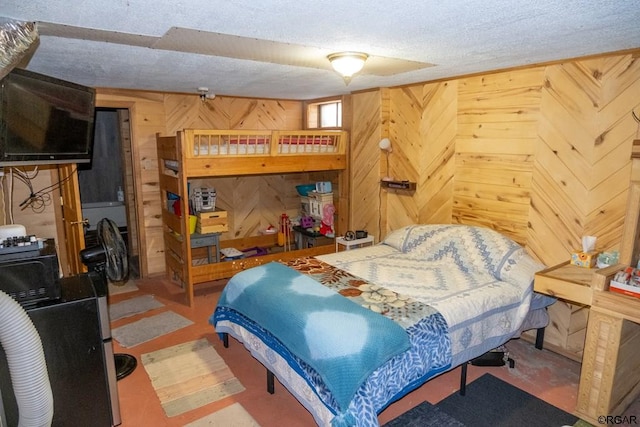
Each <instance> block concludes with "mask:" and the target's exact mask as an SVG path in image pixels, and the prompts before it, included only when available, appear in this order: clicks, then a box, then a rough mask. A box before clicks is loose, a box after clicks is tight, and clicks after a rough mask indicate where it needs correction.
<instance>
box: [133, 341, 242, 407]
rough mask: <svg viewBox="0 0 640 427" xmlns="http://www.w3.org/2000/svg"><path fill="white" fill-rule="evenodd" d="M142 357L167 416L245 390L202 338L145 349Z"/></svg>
mask: <svg viewBox="0 0 640 427" xmlns="http://www.w3.org/2000/svg"><path fill="white" fill-rule="evenodd" d="M141 360H142V364H143V366H144V368H145V370H146V371H147V374H148V375H149V378H150V379H151V384H152V385H153V388H154V390H155V391H156V394H157V395H158V398H159V399H160V404H161V405H162V408H163V409H164V412H165V414H167V416H168V417H173V416H176V415H179V414H182V413H184V412H187V411H190V410H192V409H196V408H199V407H201V406H204V405H206V404H208V403H211V402H215V401H217V400H220V399H224V398H225V397H227V396H231V395H234V394H237V393H240V392H241V391H244V386H243V385H242V384H240V381H238V379H237V378H236V377H235V376H234V375H233V373H232V372H231V370H230V369H229V367H228V366H227V365H226V363H224V360H222V358H221V357H220V356H219V355H218V353H217V352H216V351H215V349H214V348H213V346H212V345H211V344H210V343H209V341H207V340H206V339H205V338H202V339H199V340H197V341H191V342H187V343H183V344H178V345H175V346H173V347H168V348H164V349H161V350H157V351H154V352H151V353H145V354H143V355H142V356H141Z"/></svg>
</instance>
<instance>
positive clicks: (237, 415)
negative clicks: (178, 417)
mask: <svg viewBox="0 0 640 427" xmlns="http://www.w3.org/2000/svg"><path fill="white" fill-rule="evenodd" d="M212 426H233V427H260V424H258V423H257V422H256V420H254V419H253V417H252V416H251V415H249V413H248V412H247V411H246V409H244V408H243V407H242V405H241V404H239V403H234V404H232V405H230V406H227V407H226V408H223V409H221V410H219V411H218V412H214V413H213V414H210V415H207V416H206V417H203V418H200V419H199V420H196V421H194V422H192V423H189V424H185V425H184V427H212Z"/></svg>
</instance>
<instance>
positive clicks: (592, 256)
mask: <svg viewBox="0 0 640 427" xmlns="http://www.w3.org/2000/svg"><path fill="white" fill-rule="evenodd" d="M598 254H599V252H596V251H593V252H582V251H574V252H571V264H573V265H577V266H578V267H586V268H593V267H595V265H596V261H597V259H598Z"/></svg>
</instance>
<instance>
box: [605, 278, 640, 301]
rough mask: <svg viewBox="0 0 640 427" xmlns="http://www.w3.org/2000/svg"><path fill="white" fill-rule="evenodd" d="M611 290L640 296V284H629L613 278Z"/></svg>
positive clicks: (610, 284) (610, 285)
mask: <svg viewBox="0 0 640 427" xmlns="http://www.w3.org/2000/svg"><path fill="white" fill-rule="evenodd" d="M609 290H610V291H611V292H617V293H620V294H624V295H629V296H632V297H636V298H640V286H633V285H627V284H625V283H619V282H616V281H615V280H612V281H611V283H609Z"/></svg>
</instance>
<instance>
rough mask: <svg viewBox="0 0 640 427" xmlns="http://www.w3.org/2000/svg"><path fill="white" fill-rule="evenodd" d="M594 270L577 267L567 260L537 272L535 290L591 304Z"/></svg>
mask: <svg viewBox="0 0 640 427" xmlns="http://www.w3.org/2000/svg"><path fill="white" fill-rule="evenodd" d="M594 271H595V269H592V268H584V267H577V266H575V265H572V264H570V263H569V262H568V261H567V262H566V263H564V264H560V265H557V266H555V267H551V268H548V269H546V270H542V271H539V272H538V273H536V275H535V280H534V282H533V290H534V291H536V292H539V293H541V294H545V295H551V296H553V297H556V298H560V299H563V300H566V301H568V302H571V303H577V304H583V305H588V306H590V305H591V301H592V299H593V289H592V288H591V281H592V279H593V272H594Z"/></svg>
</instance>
